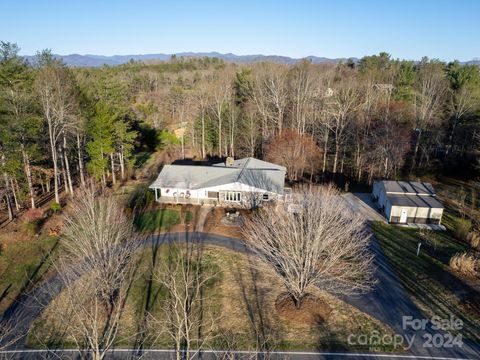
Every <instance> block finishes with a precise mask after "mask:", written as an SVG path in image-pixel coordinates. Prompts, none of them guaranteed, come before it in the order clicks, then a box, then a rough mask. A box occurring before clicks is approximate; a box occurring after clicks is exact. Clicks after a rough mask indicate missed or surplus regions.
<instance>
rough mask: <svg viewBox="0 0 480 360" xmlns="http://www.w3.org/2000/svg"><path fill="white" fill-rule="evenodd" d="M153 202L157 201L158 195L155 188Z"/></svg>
mask: <svg viewBox="0 0 480 360" xmlns="http://www.w3.org/2000/svg"><path fill="white" fill-rule="evenodd" d="M155 201H158V193H157V188H155Z"/></svg>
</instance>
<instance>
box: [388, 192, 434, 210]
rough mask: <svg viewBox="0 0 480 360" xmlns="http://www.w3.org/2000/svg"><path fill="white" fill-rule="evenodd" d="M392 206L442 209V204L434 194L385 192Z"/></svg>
mask: <svg viewBox="0 0 480 360" xmlns="http://www.w3.org/2000/svg"><path fill="white" fill-rule="evenodd" d="M387 198H388V201H390V204H391V205H392V206H405V207H419V208H433V209H443V205H442V204H441V203H440V202H439V201H438V200H437V199H436V198H435V197H434V196H424V195H423V196H422V195H404V194H387Z"/></svg>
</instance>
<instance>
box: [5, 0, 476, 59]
mask: <svg viewBox="0 0 480 360" xmlns="http://www.w3.org/2000/svg"><path fill="white" fill-rule="evenodd" d="M0 12H1V13H2V15H1V20H0V40H3V41H10V42H16V43H17V44H18V45H19V46H20V47H21V49H22V50H21V53H22V54H34V53H35V52H36V51H37V50H39V49H43V48H50V49H52V50H53V52H55V53H59V54H71V53H79V54H100V55H114V54H121V55H125V54H147V53H177V52H182V51H195V52H199V51H219V52H232V53H235V54H240V55H241V54H275V55H286V56H292V57H304V56H308V55H317V56H325V57H331V58H333V57H350V56H355V57H361V56H364V55H369V54H374V53H378V52H380V51H387V52H389V53H390V54H392V56H393V57H394V58H397V57H398V58H407V59H420V58H421V57H422V56H423V55H427V56H429V57H431V58H439V59H442V60H453V59H459V60H470V59H472V58H478V57H480V0H450V1H447V0H383V1H382V0H363V1H362V0H358V1H354V0H337V1H334V0H330V1H326V0H323V1H322V0H310V1H306V0H296V1H293V0H292V1H286V0H285V1H282V0H276V1H274V0H263V1H262V0H257V1H251V0H244V1H228V0H224V1H200V0H198V1H182V0H180V1H171V0H163V1H162V0H157V1H153V0H152V1H146V0H139V1H135V0H130V1H124V0H117V1H114V0H112V1H102V0H97V1H93V0H78V1H70V0H64V1H50V0H36V1H34V0H23V1H22V0H0Z"/></svg>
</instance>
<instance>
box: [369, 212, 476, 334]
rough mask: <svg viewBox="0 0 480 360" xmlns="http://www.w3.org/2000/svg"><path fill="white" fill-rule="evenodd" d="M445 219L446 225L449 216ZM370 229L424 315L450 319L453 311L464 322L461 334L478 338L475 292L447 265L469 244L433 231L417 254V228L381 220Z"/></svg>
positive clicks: (451, 234)
mask: <svg viewBox="0 0 480 360" xmlns="http://www.w3.org/2000/svg"><path fill="white" fill-rule="evenodd" d="M445 220H446V224H447V225H446V226H447V228H448V227H449V226H450V222H451V220H452V218H451V215H447V216H446V217H445ZM373 230H374V233H375V235H376V237H377V239H378V240H379V242H380V244H381V246H382V248H383V250H384V252H385V254H386V255H387V257H388V258H389V260H390V262H391V264H392V266H393V268H394V270H395V272H396V273H397V275H398V277H399V279H400V281H401V283H402V285H403V286H404V287H405V289H406V290H407V291H408V292H409V294H410V295H411V297H412V298H413V300H414V301H415V303H416V304H417V305H418V306H419V307H420V308H421V309H422V310H423V311H424V312H425V313H426V315H427V316H433V315H438V316H441V317H442V318H449V316H450V315H451V314H452V315H454V316H456V317H458V318H460V319H461V320H462V321H463V322H464V328H463V329H462V330H461V331H460V333H462V335H463V336H464V337H466V338H470V339H473V340H475V341H479V340H480V334H479V333H478V327H479V326H480V314H479V310H478V309H479V307H478V305H479V304H478V303H477V305H475V302H478V293H476V292H475V291H474V289H472V288H471V287H470V286H469V285H468V284H466V283H465V282H464V281H463V280H462V279H460V278H458V277H457V276H456V275H455V274H453V273H452V272H451V271H450V269H449V267H448V263H449V261H450V258H451V257H452V256H453V255H455V254H456V253H458V252H464V251H467V250H468V246H467V245H466V244H464V243H462V242H460V241H458V240H456V239H455V238H454V236H453V233H452V231H451V229H449V230H447V231H438V232H436V231H432V233H431V235H430V239H431V240H430V241H429V244H426V243H424V244H423V245H422V247H421V250H420V255H419V256H418V257H417V247H418V243H419V241H420V239H421V237H422V235H421V233H420V232H419V231H418V230H416V229H408V228H403V227H398V226H392V225H386V224H383V223H375V224H374V225H373ZM476 306H477V308H476Z"/></svg>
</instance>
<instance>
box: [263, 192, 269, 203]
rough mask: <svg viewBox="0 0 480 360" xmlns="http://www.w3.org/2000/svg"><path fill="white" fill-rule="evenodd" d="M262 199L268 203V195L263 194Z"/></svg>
mask: <svg viewBox="0 0 480 360" xmlns="http://www.w3.org/2000/svg"><path fill="white" fill-rule="evenodd" d="M262 199H263V200H267V201H268V193H263V195H262Z"/></svg>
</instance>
